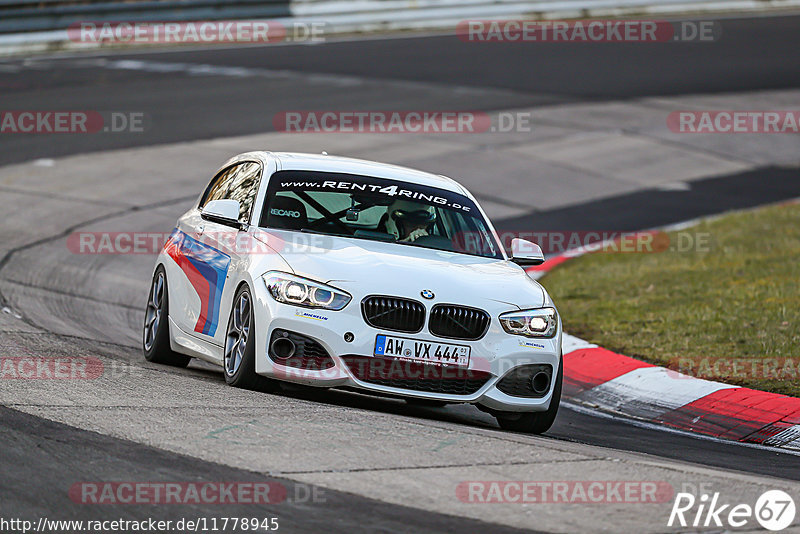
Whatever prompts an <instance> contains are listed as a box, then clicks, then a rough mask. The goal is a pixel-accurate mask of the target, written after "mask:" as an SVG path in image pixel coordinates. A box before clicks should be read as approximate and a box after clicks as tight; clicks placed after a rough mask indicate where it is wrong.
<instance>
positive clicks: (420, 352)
mask: <svg viewBox="0 0 800 534" xmlns="http://www.w3.org/2000/svg"><path fill="white" fill-rule="evenodd" d="M469 349H470V347H469V346H468V345H454V344H452V343H439V342H438V341H419V340H416V339H411V338H407V337H398V336H386V335H383V334H378V336H377V337H376V338H375V352H374V354H375V356H388V357H391V358H398V359H403V360H409V361H415V362H424V363H432V364H438V365H444V364H447V365H456V366H459V367H469V352H470V350H469Z"/></svg>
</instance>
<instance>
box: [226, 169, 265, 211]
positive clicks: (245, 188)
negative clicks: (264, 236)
mask: <svg viewBox="0 0 800 534" xmlns="http://www.w3.org/2000/svg"><path fill="white" fill-rule="evenodd" d="M260 178H261V166H260V165H259V164H258V163H254V162H248V163H244V164H242V165H239V166H238V168H237V169H236V171H235V172H234V174H233V177H232V179H231V180H230V190H229V192H228V195H227V197H226V198H229V199H231V200H238V201H239V222H242V223H249V222H250V212H251V211H252V209H253V203H254V201H255V199H256V193H258V185H259V182H260Z"/></svg>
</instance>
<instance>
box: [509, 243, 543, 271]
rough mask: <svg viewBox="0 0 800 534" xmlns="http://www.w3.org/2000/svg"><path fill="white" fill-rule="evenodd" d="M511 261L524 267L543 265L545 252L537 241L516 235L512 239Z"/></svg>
mask: <svg viewBox="0 0 800 534" xmlns="http://www.w3.org/2000/svg"><path fill="white" fill-rule="evenodd" d="M511 261H513V262H514V263H516V264H517V265H520V266H522V267H529V266H531V265H541V264H543V263H544V254H542V249H541V247H539V245H537V244H536V243H532V242H531V241H527V240H525V239H520V238H518V237H515V238H514V239H512V240H511Z"/></svg>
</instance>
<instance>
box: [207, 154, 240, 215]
mask: <svg viewBox="0 0 800 534" xmlns="http://www.w3.org/2000/svg"><path fill="white" fill-rule="evenodd" d="M238 167H239V165H234V166H232V167H228V168H227V169H225V170H223V171H221V172H220V173H219V174H217V175H216V176H215V177H214V178H213V179H212V180H211V183H209V184H208V188H206V192H205V193H203V198H201V199H200V204H199V205H198V207H199V208H200V209H203V206H205V205H206V204H208V203H209V202H211V201H212V200H223V199H225V198H227V194H228V190H229V189H230V185H231V181H232V179H233V177H234V174H235V172H236V169H237V168H238Z"/></svg>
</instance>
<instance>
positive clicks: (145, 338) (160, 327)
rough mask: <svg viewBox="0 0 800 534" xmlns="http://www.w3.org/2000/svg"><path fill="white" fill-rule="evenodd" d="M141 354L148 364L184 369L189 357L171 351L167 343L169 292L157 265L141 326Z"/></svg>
mask: <svg viewBox="0 0 800 534" xmlns="http://www.w3.org/2000/svg"><path fill="white" fill-rule="evenodd" d="M142 352H144V358H145V359H146V360H147V361H148V362H153V363H160V364H164V365H172V366H174V367H186V366H187V365H189V362H190V361H192V357H191V356H186V355H185V354H179V353H177V352H175V351H174V350H172V347H170V342H169V292H168V289H167V273H166V271H164V267H163V266H162V265H159V266H158V268H157V269H156V272H155V274H153V282H152V283H151V284H150V294H149V295H148V297H147V308H146V309H145V313H144V324H143V325H142Z"/></svg>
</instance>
